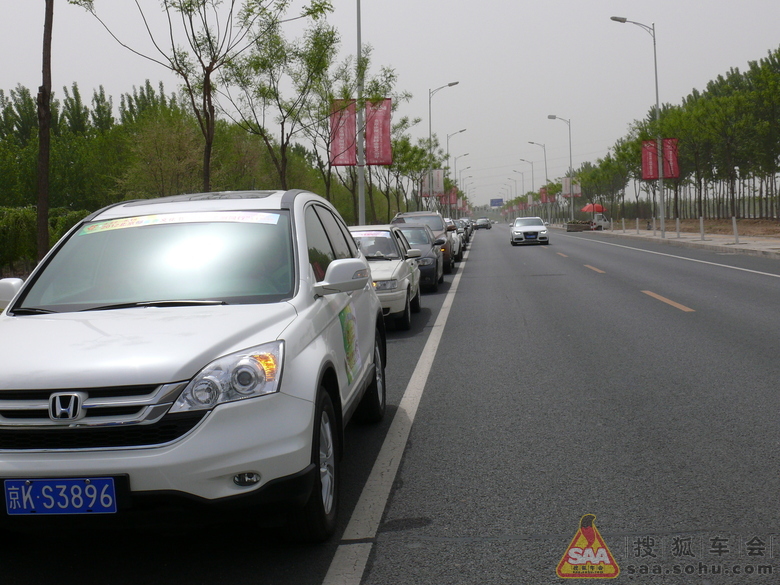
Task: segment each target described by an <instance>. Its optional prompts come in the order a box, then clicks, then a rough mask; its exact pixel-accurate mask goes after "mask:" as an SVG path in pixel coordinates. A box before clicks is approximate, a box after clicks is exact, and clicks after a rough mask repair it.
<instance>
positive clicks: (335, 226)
mask: <svg viewBox="0 0 780 585" xmlns="http://www.w3.org/2000/svg"><path fill="white" fill-rule="evenodd" d="M314 209H315V211H316V213H317V215H318V216H319V218H320V220H321V221H322V225H323V226H324V227H325V232H326V233H327V235H328V239H329V240H330V243H331V245H332V246H333V251H334V253H335V254H336V258H337V259H342V258H354V257H355V256H357V249H356V248H355V243H354V241H353V240H352V238H351V237H350V236H349V235H348V234H347V235H345V234H344V231H343V230H342V229H341V227H340V226H339V222H338V220H337V219H336V218H335V217H334V215H333V213H331V212H330V210H328V209H325V208H324V207H321V206H319V205H317V206H314ZM345 229H346V228H345ZM350 244H351V245H350Z"/></svg>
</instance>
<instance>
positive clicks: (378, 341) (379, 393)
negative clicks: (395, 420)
mask: <svg viewBox="0 0 780 585" xmlns="http://www.w3.org/2000/svg"><path fill="white" fill-rule="evenodd" d="M374 337H375V339H374V379H373V380H372V381H371V385H370V386H369V387H368V388H366V393H365V394H363V398H361V399H360V405H359V406H358V408H357V410H356V411H355V418H356V419H357V420H358V421H359V422H364V423H377V422H379V421H381V420H382V419H383V418H384V416H385V408H386V406H385V405H386V404H387V390H386V385H385V360H384V359H383V358H382V355H383V353H382V348H383V347H384V345H383V343H382V334H381V333H380V332H379V330H378V329H377V331H376V333H375V334H374Z"/></svg>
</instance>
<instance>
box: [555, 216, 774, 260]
mask: <svg viewBox="0 0 780 585" xmlns="http://www.w3.org/2000/svg"><path fill="white" fill-rule="evenodd" d="M554 227H556V228H558V229H562V230H563V231H565V229H566V228H565V226H559V225H556V226H554ZM671 227H672V229H671V230H670V229H668V225H667V230H666V234H665V235H666V237H665V238H662V237H661V230H659V229H656V231H655V235H654V232H653V230H646V229H640V230H639V231H638V232H637V229H636V227H633V228H631V229H629V227H628V225H626V229H625V231H624V230H623V229H622V227H619V225H617V224H616V225H615V229H614V230H605V231H601V232H578V233H583V234H588V233H599V234H602V235H610V236H617V237H621V238H633V239H641V240H652V241H655V242H658V243H662V244H667V245H670V246H682V247H688V248H704V249H708V250H713V251H715V252H718V253H720V254H744V255H747V256H762V257H764V258H773V259H775V260H780V238H773V237H768V236H765V237H755V236H742V235H740V236H738V238H735V237H734V234H729V235H726V234H706V233H705V234H704V240H702V238H701V234H698V233H692V232H680V237H679V238H678V237H677V231H676V230H675V229H674V224H672V226H671ZM737 239H738V240H739V243H737Z"/></svg>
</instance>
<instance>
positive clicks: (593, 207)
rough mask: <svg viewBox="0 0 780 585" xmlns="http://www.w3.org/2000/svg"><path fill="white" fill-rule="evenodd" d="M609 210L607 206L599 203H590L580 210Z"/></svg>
mask: <svg viewBox="0 0 780 585" xmlns="http://www.w3.org/2000/svg"><path fill="white" fill-rule="evenodd" d="M606 210H607V208H606V207H604V206H603V205H600V204H598V203H588V204H587V205H586V206H585V207H583V208H582V209H580V211H587V212H589V213H604V212H605V211H606Z"/></svg>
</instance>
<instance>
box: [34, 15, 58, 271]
mask: <svg viewBox="0 0 780 585" xmlns="http://www.w3.org/2000/svg"><path fill="white" fill-rule="evenodd" d="M53 21H54V0H46V15H45V17H44V24H43V83H42V85H41V86H40V87H39V88H38V219H37V230H36V231H37V243H38V261H41V260H42V259H43V257H44V256H45V255H46V253H47V252H48V251H49V157H50V151H51V35H52V27H53Z"/></svg>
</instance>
